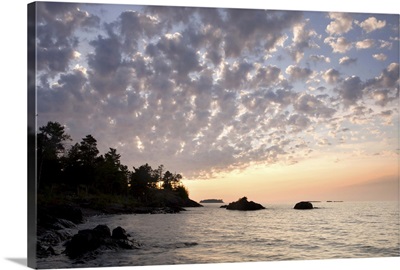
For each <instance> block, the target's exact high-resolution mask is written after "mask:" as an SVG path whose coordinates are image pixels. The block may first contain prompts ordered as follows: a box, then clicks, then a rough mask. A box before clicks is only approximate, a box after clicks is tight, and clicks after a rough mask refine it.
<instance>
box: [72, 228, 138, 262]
mask: <svg viewBox="0 0 400 270" xmlns="http://www.w3.org/2000/svg"><path fill="white" fill-rule="evenodd" d="M138 247H139V245H138V244H137V243H134V241H131V240H129V239H128V236H127V234H126V232H125V230H124V229H123V228H121V227H117V228H116V229H114V230H113V234H112V235H111V231H110V228H108V226H106V225H98V226H97V227H96V228H94V229H86V230H80V231H79V232H78V233H77V234H75V235H74V236H73V237H72V239H71V240H70V241H69V242H68V243H67V244H66V249H65V253H66V254H67V255H68V256H69V257H70V258H77V257H80V256H83V255H84V254H86V253H88V252H91V251H95V250H99V249H103V250H104V249H113V250H118V249H134V248H138Z"/></svg>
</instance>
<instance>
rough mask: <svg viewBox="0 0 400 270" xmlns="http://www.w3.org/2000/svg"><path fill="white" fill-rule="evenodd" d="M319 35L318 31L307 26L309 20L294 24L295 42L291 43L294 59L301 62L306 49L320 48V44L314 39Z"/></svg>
mask: <svg viewBox="0 0 400 270" xmlns="http://www.w3.org/2000/svg"><path fill="white" fill-rule="evenodd" d="M316 36H317V32H315V31H314V30H312V29H308V28H307V21H305V22H302V23H297V24H296V25H294V26H293V39H292V40H293V43H292V44H291V45H290V47H289V48H288V49H289V52H290V55H291V56H292V59H293V60H294V61H295V62H296V63H299V62H300V60H301V59H302V58H303V56H304V51H305V49H311V48H318V47H319V46H318V45H317V44H316V43H315V42H314V41H313V38H314V37H316Z"/></svg>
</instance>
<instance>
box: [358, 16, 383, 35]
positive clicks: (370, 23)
mask: <svg viewBox="0 0 400 270" xmlns="http://www.w3.org/2000/svg"><path fill="white" fill-rule="evenodd" d="M358 25H359V26H360V27H361V28H362V29H363V30H364V31H365V32H367V33H370V32H372V31H375V30H377V29H381V28H383V27H385V26H386V21H380V20H377V19H376V18H375V17H369V18H368V19H366V20H364V21H363V22H361V23H358Z"/></svg>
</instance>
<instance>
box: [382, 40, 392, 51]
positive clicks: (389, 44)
mask: <svg viewBox="0 0 400 270" xmlns="http://www.w3.org/2000/svg"><path fill="white" fill-rule="evenodd" d="M379 43H380V45H379V48H380V49H386V48H387V49H389V50H390V49H392V47H393V43H392V42H390V41H386V40H379Z"/></svg>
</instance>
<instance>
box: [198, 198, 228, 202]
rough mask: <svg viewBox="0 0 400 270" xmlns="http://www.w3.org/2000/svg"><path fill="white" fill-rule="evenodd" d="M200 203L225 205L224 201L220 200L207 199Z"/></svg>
mask: <svg viewBox="0 0 400 270" xmlns="http://www.w3.org/2000/svg"><path fill="white" fill-rule="evenodd" d="M200 203H224V201H223V200H220V199H206V200H201V201H200Z"/></svg>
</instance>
